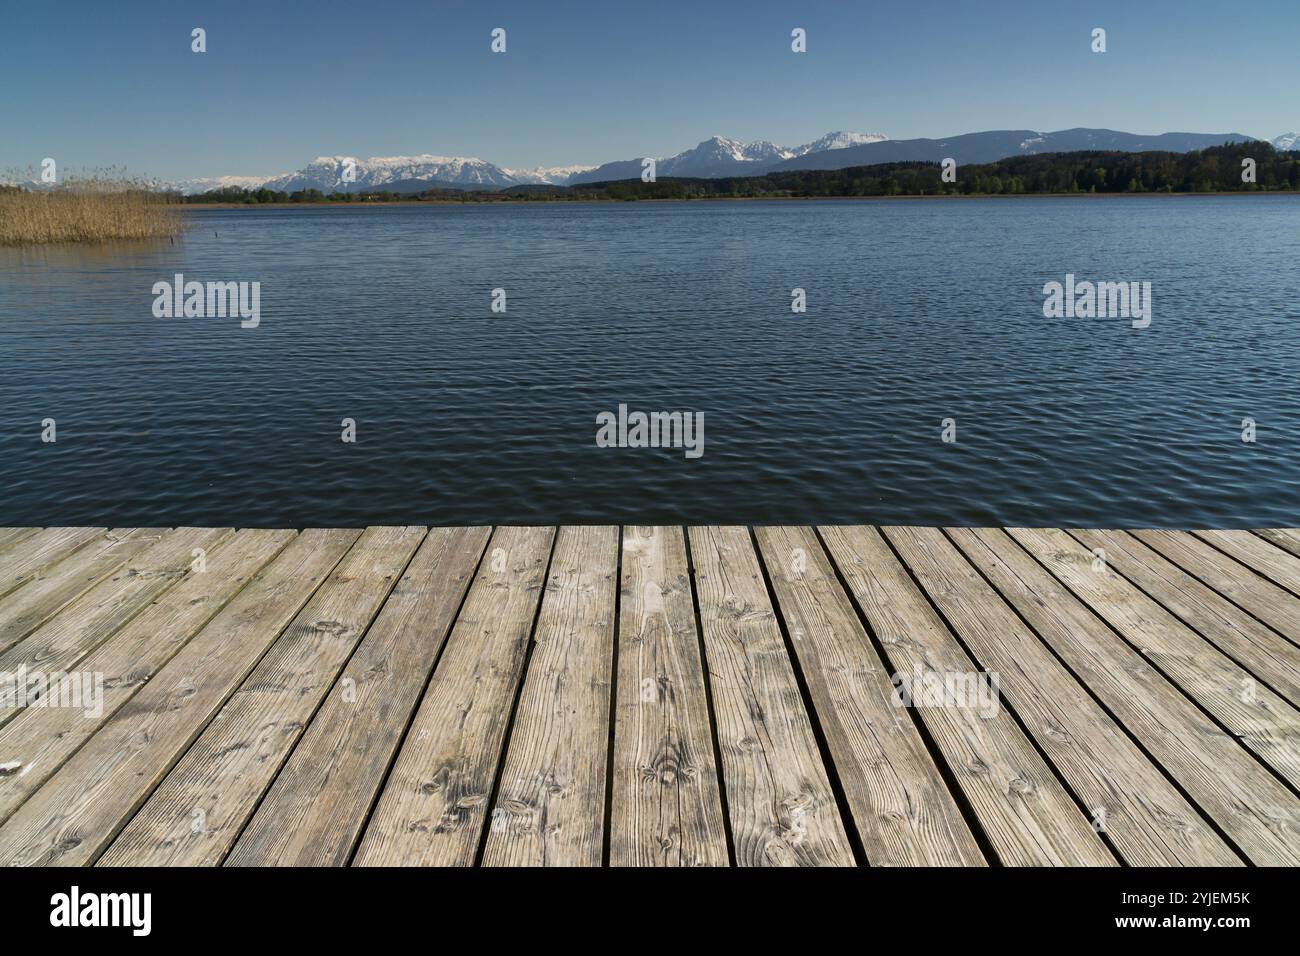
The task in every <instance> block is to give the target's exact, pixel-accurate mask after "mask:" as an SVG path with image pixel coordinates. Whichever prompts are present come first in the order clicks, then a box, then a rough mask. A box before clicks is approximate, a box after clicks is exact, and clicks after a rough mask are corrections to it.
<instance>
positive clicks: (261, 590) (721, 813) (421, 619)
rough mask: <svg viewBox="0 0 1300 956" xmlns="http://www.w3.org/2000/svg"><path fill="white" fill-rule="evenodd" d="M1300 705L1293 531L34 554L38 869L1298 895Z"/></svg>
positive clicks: (14, 855)
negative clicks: (556, 875)
mask: <svg viewBox="0 0 1300 956" xmlns="http://www.w3.org/2000/svg"><path fill="white" fill-rule="evenodd" d="M42 681H43V682H44V683H41V682H42ZM6 682H7V683H6ZM20 682H21V683H22V693H23V694H24V695H25V696H24V697H22V698H21V699H19V698H18V697H15V696H14V694H16V693H18V688H19V685H20ZM6 687H7V688H8V690H9V693H10V699H9V700H8V702H6V701H5V700H4V694H5V692H6ZM70 688H72V689H81V690H83V691H84V692H83V693H82V694H81V695H80V697H75V696H70V695H69V693H68V692H69V689H70ZM60 689H61V690H60ZM1298 707H1300V531H1297V530H1288V529H1268V530H1261V531H1254V532H1251V531H1204V532H1175V531H1135V532H1125V531H1064V530H1059V529H1019V528H1012V529H945V530H941V529H934V528H875V527H869V526H858V527H844V526H828V527H821V528H809V527H781V528H768V527H759V528H753V529H751V528H746V527H703V528H698V527H691V528H681V527H659V528H647V527H625V528H618V527H561V528H527V527H499V528H486V527H471V528H433V529H428V530H426V529H425V528H421V527H407V528H387V527H384V528H369V529H366V530H364V531H362V530H356V529H352V530H341V529H336V530H321V529H310V530H305V531H301V532H298V531H291V530H264V529H244V530H238V531H236V530H234V529H229V528H175V529H165V528H153V529H151V528H120V529H114V530H106V529H103V528H44V529H41V528H3V529H0V864H4V865H18V866H27V865H60V864H61V865H105V866H136V865H148V866H154V865H200V866H213V865H226V866H263V865H326V866H336V865H356V866H373V865H426V866H468V865H476V864H477V865H484V866H543V865H544V866H600V865H610V866H726V865H737V866H765V865H794V866H853V865H867V864H870V865H876V866H881V865H883V866H898V865H903V866H906V865H945V866H946V865H954V866H987V865H1007V866H1037V865H1049V866H1057V865H1068V866H1074V865H1079V866H1115V865H1120V864H1129V865H1149V866H1182V865H1227V866H1236V865H1249V864H1258V865H1296V864H1300V709H1298Z"/></svg>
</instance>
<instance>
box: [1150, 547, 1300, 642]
mask: <svg viewBox="0 0 1300 956" xmlns="http://www.w3.org/2000/svg"><path fill="white" fill-rule="evenodd" d="M1131 533H1132V534H1133V536H1134V537H1136V538H1137V539H1138V540H1139V541H1141V542H1142V543H1143V544H1145V545H1146V546H1147V547H1149V548H1151V549H1152V550H1154V551H1157V552H1159V553H1160V554H1162V555H1164V557H1166V558H1167V559H1168V560H1170V561H1172V562H1173V563H1174V564H1176V565H1178V566H1179V567H1180V568H1182V569H1183V570H1184V571H1186V572H1187V573H1188V574H1190V575H1192V576H1193V577H1196V578H1199V579H1200V580H1201V581H1203V582H1204V583H1205V584H1207V585H1209V586H1210V587H1212V588H1214V590H1216V591H1218V592H1219V593H1220V594H1222V595H1223V596H1224V597H1226V598H1227V599H1228V600H1230V601H1232V602H1233V603H1234V604H1236V605H1238V606H1239V607H1241V608H1243V609H1245V611H1246V612H1247V613H1249V614H1252V615H1254V616H1255V617H1257V618H1259V619H1260V620H1261V621H1263V622H1264V623H1265V624H1267V625H1268V626H1269V627H1271V628H1273V629H1274V630H1276V631H1277V632H1278V633H1280V634H1281V635H1282V636H1283V637H1285V638H1287V640H1289V641H1291V643H1293V644H1297V645H1300V598H1297V597H1296V596H1295V595H1294V594H1292V593H1291V592H1289V591H1287V590H1286V589H1285V588H1283V587H1281V586H1280V585H1277V584H1274V583H1273V582H1272V581H1270V580H1268V579H1267V578H1265V577H1263V576H1262V575H1259V574H1256V573H1254V572H1253V571H1251V570H1250V569H1249V568H1247V567H1246V566H1245V565H1243V564H1241V563H1240V562H1239V561H1235V560H1233V559H1232V558H1230V557H1228V556H1227V555H1226V554H1224V553H1223V552H1222V551H1219V550H1218V549H1217V548H1215V547H1213V546H1212V545H1210V544H1209V543H1207V542H1205V541H1202V540H1201V539H1200V538H1198V537H1196V535H1194V534H1188V533H1187V532H1186V531H1133V532H1131Z"/></svg>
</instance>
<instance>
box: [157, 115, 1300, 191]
mask: <svg viewBox="0 0 1300 956" xmlns="http://www.w3.org/2000/svg"><path fill="white" fill-rule="evenodd" d="M1252 139H1255V137H1252V136H1246V135H1244V134H1242V133H1160V134H1156V135H1150V136H1143V135H1138V134H1134V133H1123V132H1117V131H1115V130H1108V129H1083V128H1079V129H1067V130H1059V131H1057V132H1040V131H1037V130H1027V129H1022V130H992V131H987V132H982V133H965V134H962V135H960V136H951V137H948V138H946V139H901V140H891V139H889V138H888V137H886V136H883V135H881V134H879V133H852V132H845V131H837V132H832V133H827V134H826V135H825V136H823V137H821V138H820V139H816V140H814V141H812V142H810V143H804V144H803V145H801V146H778V145H776V144H775V143H772V142H769V141H767V140H757V141H754V142H750V143H745V142H741V141H739V140H734V139H727V138H725V137H721V136H713V137H710V138H709V139H706V140H704V141H703V142H702V143H700V144H699V145H697V146H695V147H693V148H692V149H688V150H685V151H683V152H680V153H677V154H675V155H673V156H667V157H662V158H657V159H656V161H655V162H656V169H655V172H656V175H657V176H660V177H667V176H679V177H700V178H716V177H720V176H755V175H760V174H762V173H768V172H776V171H782V170H791V169H843V168H845V167H848V166H868V165H872V164H875V163H893V162H905V161H914V160H923V161H928V162H939V161H941V160H943V159H946V158H949V157H951V158H953V159H955V160H956V161H957V163H958V164H959V165H960V164H966V163H989V162H994V161H996V160H999V159H1006V158H1008V157H1010V156H1020V155H1029V154H1034V153H1057V152H1074V151H1077V150H1091V149H1097V150H1118V151H1121V152H1142V151H1146V150H1167V151H1169V152H1178V153H1182V152H1188V151H1190V150H1194V149H1204V148H1206V147H1209V146H1218V145H1220V144H1222V143H1228V142H1233V143H1237V142H1246V141H1249V140H1252ZM1272 143H1273V145H1274V146H1275V147H1276V148H1277V149H1282V150H1287V149H1297V148H1300V133H1284V134H1283V135H1281V136H1278V137H1277V138H1276V139H1274V140H1272ZM349 170H350V171H351V175H350V176H349V177H348V179H347V181H345V174H347V173H348V172H349ZM641 170H642V159H641V158H639V157H638V158H635V159H626V160H619V161H615V162H610V163H603V164H601V165H599V166H584V165H573V166H560V167H535V168H532V169H510V168H506V167H503V166H497V165H495V164H493V163H489V162H487V161H486V160H482V159H479V158H477V157H466V156H434V155H418V156H374V157H371V158H369V159H356V158H352V157H347V156H321V157H318V158H317V159H315V160H313V161H312V162H310V163H308V164H307V165H306V166H304V167H303V168H302V169H299V170H297V171H295V172H291V173H284V174H281V175H278V176H216V177H208V178H201V179H189V180H184V181H182V182H179V183H175V184H173V185H174V187H175V188H176V189H179V190H180V191H181V192H183V193H185V194H187V195H189V194H194V193H202V192H206V191H208V190H210V189H218V188H223V187H230V186H238V187H241V188H245V189H255V188H258V187H260V186H265V187H266V188H268V189H273V190H277V191H284V192H294V191H296V190H300V189H319V190H321V191H322V192H326V193H328V192H360V191H367V190H374V189H380V188H382V189H388V190H391V191H394V192H418V191H420V190H422V189H427V188H430V187H435V186H437V187H443V188H447V187H450V188H460V189H501V188H505V187H509V186H517V185H523V184H538V183H543V184H552V185H557V186H566V185H576V184H579V183H593V182H605V181H609V180H617V179H639V178H640V176H641Z"/></svg>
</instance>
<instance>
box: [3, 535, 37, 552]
mask: <svg viewBox="0 0 1300 956" xmlns="http://www.w3.org/2000/svg"><path fill="white" fill-rule="evenodd" d="M39 530H40V528H0V555H3V554H4V552H5V551H6V550H7V549H8V548H9V546H10V545H12V544H17V543H18V542H19V541H22V540H23V539H24V538H30V537H31V536H32V535H34V534H35V533H36V532H37V531H39Z"/></svg>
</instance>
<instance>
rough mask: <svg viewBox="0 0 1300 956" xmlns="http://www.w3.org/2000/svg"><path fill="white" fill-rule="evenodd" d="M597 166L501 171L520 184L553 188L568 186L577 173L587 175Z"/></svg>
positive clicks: (544, 167)
mask: <svg viewBox="0 0 1300 956" xmlns="http://www.w3.org/2000/svg"><path fill="white" fill-rule="evenodd" d="M595 168H596V167H595V166H534V167H533V168H532V169H506V168H505V167H504V166H503V167H502V168H501V171H502V172H503V173H505V174H506V175H507V176H510V177H512V178H513V179H514V180H515V182H518V183H546V184H549V185H552V186H564V185H567V184H568V182H569V179H570V178H571V177H572V176H573V175H574V174H575V173H585V172H586V171H587V170H589V169H595Z"/></svg>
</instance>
